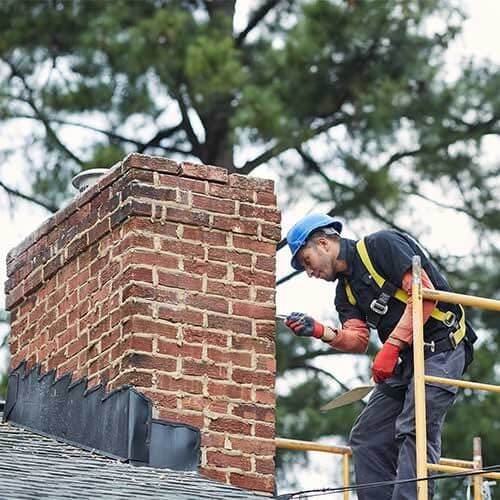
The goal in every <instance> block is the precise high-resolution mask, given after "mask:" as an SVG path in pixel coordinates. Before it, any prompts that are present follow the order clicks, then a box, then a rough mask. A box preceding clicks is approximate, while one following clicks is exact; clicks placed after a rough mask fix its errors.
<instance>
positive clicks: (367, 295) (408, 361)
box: [285, 214, 476, 500]
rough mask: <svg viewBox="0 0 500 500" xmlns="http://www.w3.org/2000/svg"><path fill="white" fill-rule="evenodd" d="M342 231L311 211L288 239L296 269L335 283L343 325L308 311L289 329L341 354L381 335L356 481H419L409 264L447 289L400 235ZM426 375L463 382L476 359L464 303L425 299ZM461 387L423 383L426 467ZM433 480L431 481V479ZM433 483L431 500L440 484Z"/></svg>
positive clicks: (374, 494)
mask: <svg viewBox="0 0 500 500" xmlns="http://www.w3.org/2000/svg"><path fill="white" fill-rule="evenodd" d="M341 232H342V224H341V223H340V222H339V221H338V220H335V219H334V218H332V217H329V216H327V215H322V214H311V215H308V216H306V217H304V218H303V219H301V220H300V221H298V222H297V223H296V224H295V225H294V226H293V227H292V228H291V229H290V231H289V232H288V235H287V242H288V245H289V248H290V250H291V253H292V266H293V267H294V268H295V269H297V270H304V271H306V272H307V275H308V276H309V277H311V276H312V277H315V278H320V279H323V280H325V281H332V282H334V281H337V288H336V294H335V308H336V309H337V312H338V315H339V319H340V323H341V324H342V328H340V329H337V328H333V327H331V326H327V325H323V324H321V323H320V322H318V321H316V320H315V319H313V318H312V317H310V316H307V315H306V314H303V313H298V312H296V313H292V314H290V315H289V316H288V317H287V319H286V321H285V323H286V325H287V326H288V327H289V328H291V329H292V330H293V332H294V333H295V334H296V335H298V336H300V337H315V338H317V339H320V340H322V341H323V342H326V343H327V344H329V345H330V346H331V347H333V348H334V349H337V350H340V351H343V352H351V353H364V352H365V351H366V348H367V346H368V338H369V332H370V329H371V330H376V331H377V332H378V336H379V338H380V341H381V342H382V348H381V349H380V351H379V352H378V354H377V355H376V356H375V359H374V361H373V365H372V376H373V379H374V381H375V382H376V386H375V389H374V391H373V392H372V395H371V397H370V399H369V401H368V404H367V405H366V407H365V408H364V410H363V412H362V413H361V414H360V415H359V417H358V419H357V420H356V422H355V424H354V426H353V429H352V431H351V436H350V445H351V447H352V450H353V456H354V466H355V472H356V480H357V483H358V484H363V483H372V482H379V481H394V480H404V479H410V478H415V477H416V465H415V461H416V460H415V416H414V415H415V404H414V403H415V401H414V387H413V360H412V349H411V347H410V346H411V344H412V337H413V332H412V302H411V288H412V258H413V256H414V255H418V256H420V258H421V262H422V275H421V279H422V284H423V286H424V287H425V288H431V289H433V288H436V289H439V290H449V285H448V283H447V281H446V279H445V278H444V277H443V275H442V274H441V273H440V272H439V271H438V270H437V269H436V267H435V266H434V265H433V264H432V262H431V261H430V260H429V258H428V257H427V256H426V255H425V253H424V252H423V251H422V249H421V247H420V246H419V245H418V243H417V242H416V241H415V240H413V239H412V238H411V237H409V236H408V235H406V234H404V233H401V232H398V231H392V230H389V231H379V232H376V233H373V234H371V235H369V236H367V237H365V238H363V239H361V240H359V241H358V242H356V241H353V240H351V239H347V238H343V237H341ZM423 309H424V313H423V315H424V322H425V325H424V342H425V347H426V349H425V371H426V374H428V375H435V376H439V377H447V378H461V376H462V374H463V372H464V370H465V368H466V366H467V365H468V364H469V363H470V361H471V360H472V343H473V342H474V341H475V339H476V337H475V334H474V332H473V330H472V329H471V328H470V326H469V325H468V324H466V323H465V317H464V311H463V308H462V307H461V306H458V305H453V304H445V303H437V304H436V303H435V302H433V301H429V300H424V303H423ZM456 393H457V388H456V387H454V386H447V385H446V386H445V385H441V384H430V383H427V384H426V412H427V416H426V418H427V446H428V462H431V463H437V462H438V461H439V457H440V453H441V429H442V425H443V422H444V417H445V415H446V412H447V410H448V409H449V408H450V407H451V406H452V404H453V402H454V401H455V398H456ZM431 483H432V482H431ZM431 483H430V484H429V492H430V498H432V492H433V485H432V484H431ZM358 498H359V499H360V500H368V499H370V500H389V499H394V500H396V499H397V500H406V499H408V500H409V499H415V498H416V485H415V482H408V483H399V484H398V483H396V484H395V485H392V484H391V485H386V486H379V487H376V488H369V489H365V490H360V491H359V492H358Z"/></svg>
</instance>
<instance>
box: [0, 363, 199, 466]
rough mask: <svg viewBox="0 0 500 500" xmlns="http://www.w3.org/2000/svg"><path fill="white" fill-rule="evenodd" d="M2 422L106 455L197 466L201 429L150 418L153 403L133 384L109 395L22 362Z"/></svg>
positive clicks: (137, 462) (134, 461)
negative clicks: (42, 372) (27, 365)
mask: <svg viewBox="0 0 500 500" xmlns="http://www.w3.org/2000/svg"><path fill="white" fill-rule="evenodd" d="M3 421H4V422H7V421H9V422H11V423H14V424H17V425H19V426H22V427H25V428H28V429H30V430H32V431H34V432H36V433H39V434H42V435H45V436H51V437H54V438H56V439H57V440H60V441H64V442H66V443H69V444H73V445H76V446H78V447H80V448H83V449H87V450H91V451H94V452H98V453H100V454H103V455H105V456H108V457H111V458H115V459H118V460H121V461H126V462H129V463H132V464H134V465H144V466H152V467H159V468H169V469H173V470H184V471H188V470H189V471H192V470H196V469H197V468H198V464H199V457H200V440H201V437H200V431H199V429H196V428H195V427H192V426H189V425H185V424H179V423H172V422H167V421H163V420H155V419H153V418H152V402H151V400H150V399H149V398H147V397H146V396H144V395H143V394H141V393H140V392H138V391H137V390H136V389H134V388H133V387H132V386H130V385H124V386H122V387H119V388H118V389H116V390H114V391H112V392H109V393H106V391H105V389H104V387H103V386H102V385H101V384H99V385H97V386H94V387H91V388H90V389H88V388H87V380H86V379H85V378H81V379H78V380H76V381H72V374H71V373H67V374H64V375H62V376H61V377H60V378H58V379H56V378H55V372H54V371H53V370H52V371H49V372H47V373H44V374H41V373H40V366H39V365H35V366H34V367H33V368H32V369H30V370H27V368H26V363H25V362H22V363H21V364H20V365H19V366H18V367H17V368H15V369H14V370H12V371H11V372H10V374H9V381H8V389H7V399H6V402H5V408H4V415H3Z"/></svg>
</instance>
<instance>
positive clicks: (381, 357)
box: [372, 342, 400, 384]
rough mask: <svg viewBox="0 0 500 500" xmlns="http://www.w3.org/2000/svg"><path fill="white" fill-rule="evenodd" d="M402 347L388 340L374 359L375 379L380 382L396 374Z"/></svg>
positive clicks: (373, 372)
mask: <svg viewBox="0 0 500 500" xmlns="http://www.w3.org/2000/svg"><path fill="white" fill-rule="evenodd" d="M399 351H400V348H399V347H398V346H396V345H394V344H390V343H389V342H386V343H385V344H384V345H383V346H382V349H380V351H379V352H378V354H377V355H376V356H375V359H374V360H373V366H372V374H373V380H375V382H376V383H377V384H378V383H379V382H383V381H384V380H386V379H388V378H389V377H391V376H392V375H393V374H394V370H395V369H396V365H397V364H398V358H399Z"/></svg>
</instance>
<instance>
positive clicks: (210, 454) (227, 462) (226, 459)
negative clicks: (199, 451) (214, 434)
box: [207, 451, 251, 470]
mask: <svg viewBox="0 0 500 500" xmlns="http://www.w3.org/2000/svg"><path fill="white" fill-rule="evenodd" d="M207 463H208V464H210V465H214V466H215V467H225V468H229V467H231V468H235V469H240V470H250V468H251V465H250V458H248V457H243V456H241V455H230V454H228V453H223V452H221V451H207Z"/></svg>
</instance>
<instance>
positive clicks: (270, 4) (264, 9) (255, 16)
mask: <svg viewBox="0 0 500 500" xmlns="http://www.w3.org/2000/svg"><path fill="white" fill-rule="evenodd" d="M279 2H280V0H268V1H267V2H266V3H264V4H262V5H261V6H260V7H259V8H258V9H257V10H255V11H254V12H253V13H252V15H251V16H250V20H249V21H248V24H247V26H246V28H245V29H244V30H243V31H242V32H241V33H239V34H238V36H237V37H236V39H235V41H234V44H235V46H236V47H241V45H242V44H243V42H244V41H245V38H246V37H247V35H248V34H249V33H250V32H251V31H252V30H253V29H254V28H255V27H256V26H257V25H258V24H259V23H260V21H262V19H264V17H266V16H267V14H268V12H269V11H271V10H272V9H273V8H274V7H276V5H277V4H278V3H279Z"/></svg>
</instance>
